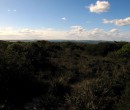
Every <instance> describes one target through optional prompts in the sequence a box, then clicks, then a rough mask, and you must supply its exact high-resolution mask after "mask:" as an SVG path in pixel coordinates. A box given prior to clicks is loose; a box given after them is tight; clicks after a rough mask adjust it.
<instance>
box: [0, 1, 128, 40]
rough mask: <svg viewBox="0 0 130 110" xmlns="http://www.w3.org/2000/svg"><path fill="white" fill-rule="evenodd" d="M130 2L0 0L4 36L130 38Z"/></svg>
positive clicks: (0, 19) (1, 26)
mask: <svg viewBox="0 0 130 110" xmlns="http://www.w3.org/2000/svg"><path fill="white" fill-rule="evenodd" d="M129 4H130V0H125V1H124V0H119V1H117V0H0V13H1V14H0V39H81V40H126V41H128V40H129V41H130V32H129V30H130V12H129V10H130V5H129ZM74 36H76V37H74Z"/></svg>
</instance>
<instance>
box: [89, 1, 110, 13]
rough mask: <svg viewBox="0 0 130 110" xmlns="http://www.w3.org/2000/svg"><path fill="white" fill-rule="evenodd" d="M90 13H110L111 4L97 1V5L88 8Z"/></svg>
mask: <svg viewBox="0 0 130 110" xmlns="http://www.w3.org/2000/svg"><path fill="white" fill-rule="evenodd" d="M88 8H89V11H90V12H92V13H98V14H99V13H103V12H108V10H109V9H110V3H109V2H108V1H97V2H96V4H91V5H90V6H88Z"/></svg>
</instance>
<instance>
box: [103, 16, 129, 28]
mask: <svg viewBox="0 0 130 110" xmlns="http://www.w3.org/2000/svg"><path fill="white" fill-rule="evenodd" d="M103 23H104V24H114V25H116V26H128V25H130V17H127V18H124V19H114V20H107V19H103Z"/></svg>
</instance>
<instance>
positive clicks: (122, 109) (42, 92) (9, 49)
mask: <svg viewBox="0 0 130 110" xmlns="http://www.w3.org/2000/svg"><path fill="white" fill-rule="evenodd" d="M129 75H130V44H129V43H128V42H101V43H98V44H86V43H76V42H48V41H37V42H21V41H19V42H7V41H0V110H129V107H130V104H129V102H130V94H129V92H130V88H129V84H130V81H129V80H130V76H129Z"/></svg>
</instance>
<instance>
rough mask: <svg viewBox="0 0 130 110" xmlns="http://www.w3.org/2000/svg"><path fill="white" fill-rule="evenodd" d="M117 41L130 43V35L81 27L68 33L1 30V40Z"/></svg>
mask: <svg viewBox="0 0 130 110" xmlns="http://www.w3.org/2000/svg"><path fill="white" fill-rule="evenodd" d="M34 39H35V40H52V39H53V40H57V39H60V40H111V41H113V40H116V41H120V40H123V41H130V33H125V32H121V31H120V30H118V29H111V30H108V31H105V30H103V29H100V28H95V29H92V30H86V29H85V28H83V27H81V26H71V27H70V30H68V31H61V30H55V29H51V28H48V29H27V28H25V29H19V30H16V29H13V28H9V27H8V28H1V29H0V40H34Z"/></svg>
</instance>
